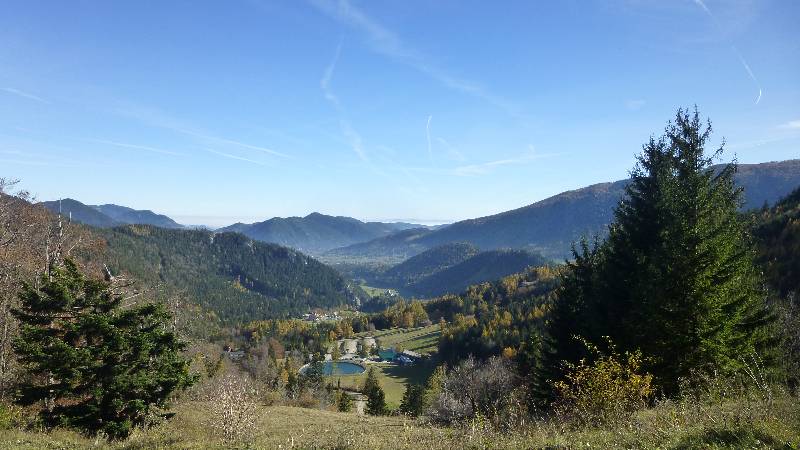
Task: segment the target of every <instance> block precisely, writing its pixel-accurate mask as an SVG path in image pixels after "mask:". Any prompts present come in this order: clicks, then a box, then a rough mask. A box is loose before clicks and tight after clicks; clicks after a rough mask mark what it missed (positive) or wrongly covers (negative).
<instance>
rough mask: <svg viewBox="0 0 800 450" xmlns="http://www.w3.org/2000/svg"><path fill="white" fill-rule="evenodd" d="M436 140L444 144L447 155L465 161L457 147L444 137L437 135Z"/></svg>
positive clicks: (455, 159)
mask: <svg viewBox="0 0 800 450" xmlns="http://www.w3.org/2000/svg"><path fill="white" fill-rule="evenodd" d="M436 142H438V143H439V144H441V145H442V146H444V148H445V149H446V150H447V157H448V158H450V159H452V160H454V161H466V159H467V158H466V157H464V154H463V153H461V152H460V151H459V150H458V149H457V148H455V147H454V146H453V145H451V144H450V142H448V141H447V140H446V139H445V138H442V137H437V138H436Z"/></svg>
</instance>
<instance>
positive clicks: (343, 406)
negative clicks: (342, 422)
mask: <svg viewBox="0 0 800 450" xmlns="http://www.w3.org/2000/svg"><path fill="white" fill-rule="evenodd" d="M336 409H338V410H339V412H350V411H351V410H352V409H353V399H352V397H350V395H349V394H347V393H346V392H341V391H340V392H339V400H338V401H337V402H336Z"/></svg>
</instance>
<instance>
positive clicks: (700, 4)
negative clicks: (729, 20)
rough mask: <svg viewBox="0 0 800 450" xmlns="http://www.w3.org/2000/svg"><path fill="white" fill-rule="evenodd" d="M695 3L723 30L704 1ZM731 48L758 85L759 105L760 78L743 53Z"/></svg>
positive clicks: (698, 0)
mask: <svg viewBox="0 0 800 450" xmlns="http://www.w3.org/2000/svg"><path fill="white" fill-rule="evenodd" d="M694 3H695V4H696V5H697V6H699V7H700V9H702V10H703V11H704V12H705V13H706V15H708V17H710V18H711V21H712V22H714V25H715V26H716V27H717V29H722V27H721V26H720V24H719V21H718V20H717V18H716V17H715V16H714V14H712V13H711V10H710V9H709V8H708V6H706V4H705V2H704V1H703V0H694ZM731 48H732V49H733V52H734V53H736V57H738V58H739V62H740V63H742V67H744V70H745V71H747V75H748V76H749V77H750V79H751V80H753V83H754V84H755V85H756V88H757V89H758V97H756V103H755V104H756V105H757V104H758V102H760V101H761V94H762V93H763V90H762V89H761V83H759V82H758V78H756V76H755V74H753V71H752V70H750V65H749V64H747V61H745V59H744V56H742V52H740V51H739V49H738V48H736V46H735V45H731Z"/></svg>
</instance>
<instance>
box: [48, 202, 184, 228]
mask: <svg viewBox="0 0 800 450" xmlns="http://www.w3.org/2000/svg"><path fill="white" fill-rule="evenodd" d="M40 205H42V206H44V207H45V208H47V209H49V210H50V211H52V212H53V213H59V212H60V213H61V215H62V216H64V217H66V218H69V219H71V220H72V221H73V222H77V223H82V224H84V225H91V226H93V227H98V228H110V227H115V226H119V225H134V224H138V225H153V226H157V227H162V228H183V225H181V224H179V223H177V222H175V221H174V220H172V219H170V218H169V217H167V216H165V215H163V214H156V213H154V212H153V211H150V210H136V209H133V208H128V207H125V206H119V205H114V204H106V205H86V204H84V203H81V202H79V201H78V200H74V199H71V198H65V199H63V200H53V201H47V202H41V203H40Z"/></svg>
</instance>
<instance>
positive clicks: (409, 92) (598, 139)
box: [0, 0, 800, 227]
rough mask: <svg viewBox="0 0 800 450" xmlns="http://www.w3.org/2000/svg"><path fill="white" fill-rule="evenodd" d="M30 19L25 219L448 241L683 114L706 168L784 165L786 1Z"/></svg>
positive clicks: (18, 22)
mask: <svg viewBox="0 0 800 450" xmlns="http://www.w3.org/2000/svg"><path fill="white" fill-rule="evenodd" d="M43 6H44V4H43V3H40V2H30V1H25V2H23V1H11V2H8V4H7V6H6V8H5V10H6V11H5V14H4V15H3V17H0V61H2V64H3V68H4V70H3V71H2V73H0V166H2V171H0V176H4V177H9V178H19V179H21V180H22V182H23V187H24V188H26V189H29V190H30V191H31V192H32V193H33V194H35V195H36V196H37V197H38V198H39V199H41V200H53V199H58V198H68V197H70V198H75V199H77V200H79V201H81V202H84V203H87V204H103V203H115V204H120V205H124V206H128V207H132V208H136V209H149V210H152V211H155V212H158V213H161V214H166V215H168V216H170V217H172V218H173V219H175V220H177V221H178V222H181V223H184V224H190V225H200V224H202V225H209V226H214V227H218V226H223V225H229V224H232V223H235V222H245V223H251V222H256V221H262V220H265V219H268V218H271V217H287V216H301V217H302V216H305V215H307V214H309V213H311V212H314V211H318V212H321V213H324V214H330V215H338V216H350V217H355V218H358V219H360V220H377V221H409V222H416V223H422V224H438V223H449V222H454V221H458V220H462V219H467V218H475V217H482V216H487V215H491V214H495V213H498V212H502V211H506V210H510V209H515V208H519V207H522V206H525V205H528V204H531V203H534V202H536V201H539V200H542V199H545V198H547V197H550V196H552V195H556V194H558V193H560V192H563V191H567V190H572V189H577V188H581V187H584V186H588V185H591V184H595V183H599V182H607V181H615V180H619V179H622V178H625V177H626V176H627V172H628V170H629V169H630V168H631V167H632V166H633V164H634V155H635V154H636V153H637V152H638V150H639V149H640V147H641V145H642V144H643V143H644V142H645V141H646V140H647V139H648V138H649V137H650V136H651V135H658V134H659V133H660V132H661V130H663V128H664V126H665V124H666V122H667V121H668V120H669V119H671V118H672V117H673V116H674V113H675V110H676V109H677V108H679V107H692V106H693V105H695V104H696V105H697V106H698V108H699V109H700V112H701V114H702V115H703V116H707V117H709V118H710V119H711V120H712V122H713V125H714V128H715V133H714V138H713V141H714V143H719V142H720V141H721V139H722V138H723V137H724V138H726V140H727V143H728V145H727V148H728V151H727V152H726V153H725V155H724V159H723V161H729V160H731V159H732V158H734V157H736V158H737V159H738V161H739V162H740V163H760V162H766V161H777V160H785V159H792V158H797V157H798V155H799V154H800V108H798V106H797V105H800V90H798V89H797V80H798V79H800V29H798V28H797V26H796V18H797V17H800V4H798V3H796V2H791V1H764V2H755V1H743V0H737V1H712V0H706V1H701V0H685V1H676V2H668V3H667V2H658V1H625V0H619V1H612V2H557V3H552V4H531V3H529V2H510V3H508V4H505V5H504V6H503V7H502V8H500V7H498V6H497V5H493V4H486V3H481V2H475V3H461V2H449V1H446V2H435V3H432V2H419V1H409V2H383V1H379V2H365V1H354V0H351V1H347V0H339V1H324V0H312V1H307V2H269V1H258V0H250V1H240V2H226V3H225V4H224V5H223V4H216V3H213V2H159V3H156V4H155V6H146V5H143V4H140V3H138V2H133V3H114V4H110V3H99V2H98V3H88V2H79V3H66V2H52V3H46V7H43ZM393 218H394V219H396V218H411V219H396V220H393ZM191 219H204V220H203V221H199V220H191Z"/></svg>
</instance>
